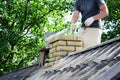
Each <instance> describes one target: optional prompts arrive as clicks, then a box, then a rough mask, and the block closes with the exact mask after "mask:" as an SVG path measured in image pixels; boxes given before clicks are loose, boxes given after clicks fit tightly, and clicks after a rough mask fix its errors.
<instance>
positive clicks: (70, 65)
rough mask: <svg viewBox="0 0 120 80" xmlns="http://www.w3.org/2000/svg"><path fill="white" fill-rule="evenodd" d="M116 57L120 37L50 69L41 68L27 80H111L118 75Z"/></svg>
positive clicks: (80, 52) (88, 49) (76, 53)
mask: <svg viewBox="0 0 120 80" xmlns="http://www.w3.org/2000/svg"><path fill="white" fill-rule="evenodd" d="M118 56H120V37H118V38H115V39H112V40H109V41H106V42H103V43H102V44H100V45H96V46H93V47H90V48H87V49H85V50H83V51H79V52H75V53H73V54H72V55H68V56H66V57H65V58H62V59H60V60H59V61H58V62H57V63H56V64H55V65H53V66H52V67H50V68H47V69H45V68H41V69H40V70H39V71H38V72H37V73H35V74H34V75H32V76H31V77H29V78H27V80H112V78H114V77H115V76H116V75H117V74H120V61H119V60H117V59H116V57H118ZM118 78H120V76H118ZM113 80H117V79H113Z"/></svg>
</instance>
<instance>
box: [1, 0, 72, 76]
mask: <svg viewBox="0 0 120 80" xmlns="http://www.w3.org/2000/svg"><path fill="white" fill-rule="evenodd" d="M71 8H72V2H71V0H67V1H65V0H0V75H3V74H5V73H7V72H11V71H13V70H15V69H19V68H22V67H25V66H27V65H31V64H33V63H35V62H37V61H38V59H39V58H38V57H39V52H38V49H39V48H42V47H45V40H44V33H45V32H48V31H51V32H58V31H60V30H61V29H63V28H65V27H67V25H68V24H65V23H64V17H63V16H64V14H65V13H66V12H67V11H68V10H69V9H71Z"/></svg>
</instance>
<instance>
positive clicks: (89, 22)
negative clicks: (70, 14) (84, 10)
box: [85, 4, 109, 26]
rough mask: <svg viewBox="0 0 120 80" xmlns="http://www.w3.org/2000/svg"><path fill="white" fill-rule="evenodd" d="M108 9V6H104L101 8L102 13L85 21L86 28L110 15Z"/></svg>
mask: <svg viewBox="0 0 120 80" xmlns="http://www.w3.org/2000/svg"><path fill="white" fill-rule="evenodd" d="M108 13H109V12H108V8H107V6H106V4H102V5H101V6H100V13H99V14H97V15H95V16H92V17H90V18H88V19H87V20H86V21H85V25H86V26H90V25H91V24H92V23H93V22H94V21H95V20H99V19H103V18H104V17H105V16H107V15H108Z"/></svg>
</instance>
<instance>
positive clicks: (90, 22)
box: [84, 17, 95, 26]
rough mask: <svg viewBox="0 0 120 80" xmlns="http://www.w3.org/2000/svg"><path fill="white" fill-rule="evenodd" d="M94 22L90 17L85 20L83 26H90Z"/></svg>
mask: <svg viewBox="0 0 120 80" xmlns="http://www.w3.org/2000/svg"><path fill="white" fill-rule="evenodd" d="M94 21H95V20H94V18H93V17H90V18H88V19H86V20H85V22H84V24H85V26H90V25H91V24H92V23H93V22H94Z"/></svg>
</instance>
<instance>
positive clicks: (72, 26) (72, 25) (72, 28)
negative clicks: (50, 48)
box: [70, 23, 75, 32]
mask: <svg viewBox="0 0 120 80" xmlns="http://www.w3.org/2000/svg"><path fill="white" fill-rule="evenodd" d="M70 29H71V31H72V32H74V31H75V24H74V23H72V24H71V27H70Z"/></svg>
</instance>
